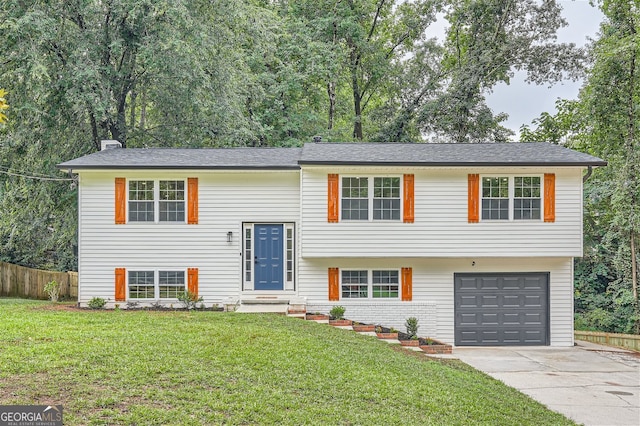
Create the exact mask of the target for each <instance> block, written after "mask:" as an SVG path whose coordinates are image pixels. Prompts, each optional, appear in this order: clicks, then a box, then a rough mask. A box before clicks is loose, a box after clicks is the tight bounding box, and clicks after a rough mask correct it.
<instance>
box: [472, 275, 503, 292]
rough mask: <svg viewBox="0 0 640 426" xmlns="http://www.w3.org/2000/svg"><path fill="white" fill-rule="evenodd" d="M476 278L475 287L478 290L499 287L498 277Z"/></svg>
mask: <svg viewBox="0 0 640 426" xmlns="http://www.w3.org/2000/svg"><path fill="white" fill-rule="evenodd" d="M475 280H476V288H477V289H479V290H497V289H499V288H500V279H499V278H498V277H486V278H483V279H480V280H479V279H477V278H475Z"/></svg>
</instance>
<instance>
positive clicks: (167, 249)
mask: <svg viewBox="0 0 640 426" xmlns="http://www.w3.org/2000/svg"><path fill="white" fill-rule="evenodd" d="M115 177H126V178H128V179H138V178H146V179H183V178H184V179H186V178H187V177H198V179H199V182H198V186H199V191H198V192H199V223H198V224H197V225H187V224H186V223H185V224H175V223H128V224H125V225H115V222H114V206H115V201H114V197H115V194H114V192H115V190H114V179H115ZM80 182H81V184H80V204H81V209H80V215H79V216H80V219H79V220H80V224H79V226H80V227H79V229H80V230H79V241H80V243H79V244H80V249H79V251H80V253H79V254H80V256H79V265H78V266H79V279H80V296H79V302H80V303H82V304H85V303H86V302H87V301H88V300H89V299H91V298H92V297H103V298H105V299H109V301H110V302H113V301H114V297H115V296H114V291H115V288H114V269H115V268H118V267H122V268H127V270H131V269H145V268H149V269H160V268H167V269H169V268H176V269H184V268H188V267H194V268H199V289H200V295H201V296H203V297H204V301H205V303H207V304H211V303H219V302H220V301H221V300H222V299H224V298H225V297H229V296H236V295H238V294H239V293H240V291H241V256H240V252H241V235H242V233H241V229H242V223H243V222H263V223H264V222H266V223H269V222H275V223H283V222H291V223H296V228H297V229H298V228H299V226H298V218H299V214H300V213H299V211H300V205H299V201H300V191H299V172H297V171H291V172H288V171H284V172H280V171H272V172H255V173H252V172H203V171H181V172H179V173H177V172H175V171H165V172H163V171H154V172H144V173H143V172H131V171H121V172H108V173H107V172H82V174H81V180H80ZM229 231H231V232H233V238H232V239H233V241H232V242H231V243H227V232H229Z"/></svg>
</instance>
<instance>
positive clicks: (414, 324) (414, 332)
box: [404, 317, 420, 339]
mask: <svg viewBox="0 0 640 426" xmlns="http://www.w3.org/2000/svg"><path fill="white" fill-rule="evenodd" d="M404 327H405V329H406V330H407V334H408V335H409V338H410V339H413V338H414V337H417V336H418V328H420V326H419V325H418V318H416V317H409V318H407V319H406V321H405V322H404Z"/></svg>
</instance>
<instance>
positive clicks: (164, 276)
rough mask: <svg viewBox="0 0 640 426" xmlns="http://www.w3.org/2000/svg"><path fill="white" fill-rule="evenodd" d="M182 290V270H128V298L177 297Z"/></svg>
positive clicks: (183, 275) (183, 287)
mask: <svg viewBox="0 0 640 426" xmlns="http://www.w3.org/2000/svg"><path fill="white" fill-rule="evenodd" d="M184 290H185V272H184V271H129V298H130V299H177V298H178V296H179V295H180V294H181V293H182V292H183V291H184Z"/></svg>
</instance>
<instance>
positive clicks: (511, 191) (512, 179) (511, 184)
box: [478, 173, 544, 223]
mask: <svg viewBox="0 0 640 426" xmlns="http://www.w3.org/2000/svg"><path fill="white" fill-rule="evenodd" d="M517 177H519V178H527V177H537V178H539V179H540V219H514V208H515V191H516V189H515V188H516V187H515V178H517ZM486 178H494V179H500V178H507V179H509V182H508V185H509V187H508V190H509V199H508V201H509V206H508V214H509V219H484V218H483V217H482V201H483V196H482V186H483V179H486ZM478 199H479V200H480V205H479V210H480V211H479V216H480V217H479V219H480V222H492V223H500V222H517V223H520V222H544V174H540V173H530V174H523V173H508V174H505V173H497V174H488V173H486V174H480V184H479V185H478Z"/></svg>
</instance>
